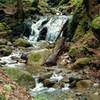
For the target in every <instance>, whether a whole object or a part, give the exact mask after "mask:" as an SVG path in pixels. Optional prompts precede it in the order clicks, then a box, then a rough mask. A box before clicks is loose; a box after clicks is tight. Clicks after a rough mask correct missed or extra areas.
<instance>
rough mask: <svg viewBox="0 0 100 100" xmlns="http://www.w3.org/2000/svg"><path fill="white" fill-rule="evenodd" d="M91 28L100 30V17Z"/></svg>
mask: <svg viewBox="0 0 100 100" xmlns="http://www.w3.org/2000/svg"><path fill="white" fill-rule="evenodd" d="M91 27H92V28H93V29H99V30H100V16H98V17H96V18H95V19H94V20H93V21H92V24H91Z"/></svg>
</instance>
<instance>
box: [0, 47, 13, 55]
mask: <svg viewBox="0 0 100 100" xmlns="http://www.w3.org/2000/svg"><path fill="white" fill-rule="evenodd" d="M11 53H12V49H11V48H9V47H5V48H0V56H9V55H10V54H11Z"/></svg>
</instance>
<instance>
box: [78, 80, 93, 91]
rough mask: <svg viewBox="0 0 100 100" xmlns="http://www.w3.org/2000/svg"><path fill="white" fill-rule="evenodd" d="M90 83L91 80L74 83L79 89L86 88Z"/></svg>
mask: <svg viewBox="0 0 100 100" xmlns="http://www.w3.org/2000/svg"><path fill="white" fill-rule="evenodd" d="M91 85H92V82H91V80H80V81H79V82H77V83H76V88H77V89H79V90H83V89H87V88H89V87H90V86H91Z"/></svg>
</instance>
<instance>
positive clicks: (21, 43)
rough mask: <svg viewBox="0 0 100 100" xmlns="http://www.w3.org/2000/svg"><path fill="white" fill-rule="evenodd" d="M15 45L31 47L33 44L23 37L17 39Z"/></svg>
mask: <svg viewBox="0 0 100 100" xmlns="http://www.w3.org/2000/svg"><path fill="white" fill-rule="evenodd" d="M15 45H16V46H20V47H30V46H31V44H30V43H29V42H28V41H27V40H25V39H21V38H19V39H17V40H16V41H15Z"/></svg>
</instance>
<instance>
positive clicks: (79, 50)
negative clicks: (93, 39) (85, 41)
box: [68, 46, 89, 59]
mask: <svg viewBox="0 0 100 100" xmlns="http://www.w3.org/2000/svg"><path fill="white" fill-rule="evenodd" d="M68 53H69V55H70V56H71V57H72V59H73V58H74V59H77V58H80V57H84V56H88V55H89V51H88V48H87V47H86V46H80V47H71V48H70V49H69V52H68Z"/></svg>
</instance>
